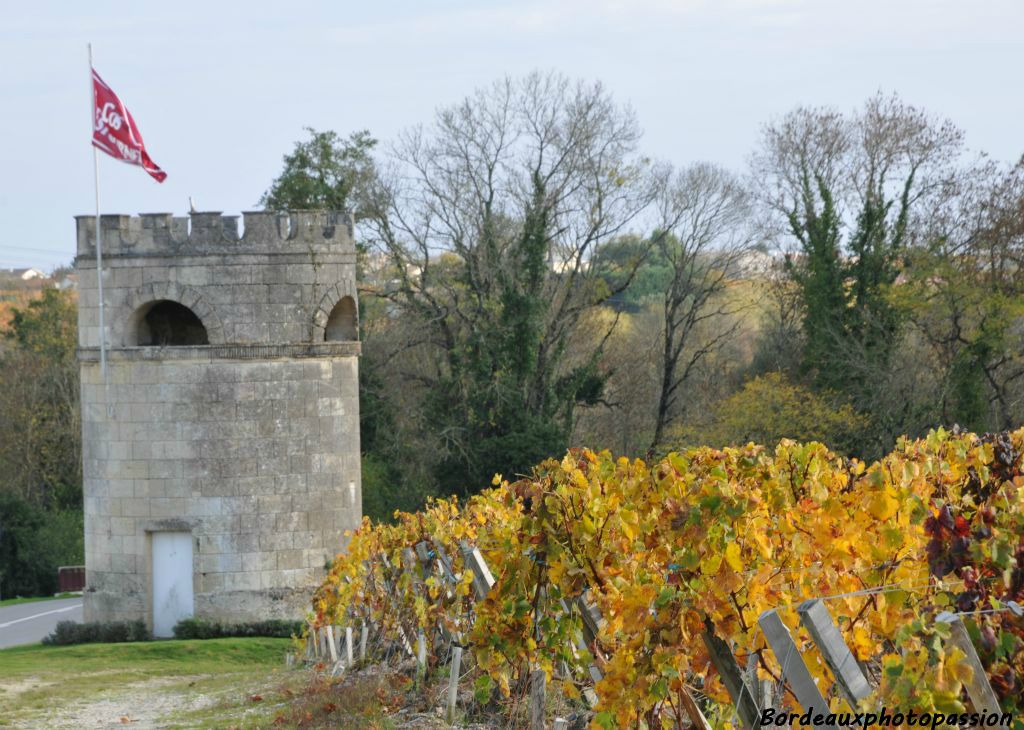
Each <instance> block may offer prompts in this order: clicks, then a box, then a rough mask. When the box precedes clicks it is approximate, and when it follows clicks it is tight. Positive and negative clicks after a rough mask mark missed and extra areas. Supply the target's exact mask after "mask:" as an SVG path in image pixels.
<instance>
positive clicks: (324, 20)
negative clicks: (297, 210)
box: [0, 0, 1024, 270]
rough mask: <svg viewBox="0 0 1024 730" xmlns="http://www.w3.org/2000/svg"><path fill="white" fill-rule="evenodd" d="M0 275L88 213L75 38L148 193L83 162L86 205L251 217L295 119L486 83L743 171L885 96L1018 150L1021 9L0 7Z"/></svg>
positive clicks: (393, 116) (368, 109)
mask: <svg viewBox="0 0 1024 730" xmlns="http://www.w3.org/2000/svg"><path fill="white" fill-rule="evenodd" d="M0 11H2V12H0V139H2V147H0V221H2V224H0V268H10V267H25V266H36V267H39V268H43V269H47V270H49V269H50V268H52V267H53V266H55V265H58V264H62V263H67V262H69V261H70V260H71V259H72V257H73V255H74V221H73V216H74V215H76V214H89V213H92V212H93V205H94V204H93V177H92V153H91V147H90V145H89V138H90V128H89V104H90V87H89V81H88V79H89V77H88V67H87V61H86V43H87V42H89V41H91V42H92V43H93V49H94V55H95V64H96V69H97V70H98V71H99V73H100V74H101V75H102V76H103V77H104V79H105V80H106V81H107V83H109V84H110V85H111V87H112V88H113V89H114V90H115V91H116V92H117V93H118V94H119V95H120V96H121V99H122V100H123V101H124V102H125V104H126V105H127V106H128V108H129V110H131V112H132V114H133V116H134V117H135V120H136V122H137V123H138V125H139V127H140V129H141V131H142V134H143V135H144V137H145V140H146V145H147V148H148V150H149V152H150V154H151V156H152V158H153V159H154V160H155V161H156V163H157V164H159V165H160V166H161V167H163V169H164V170H165V171H167V173H168V175H169V177H168V179H167V181H166V182H165V183H163V184H162V185H160V184H157V183H156V182H155V181H153V180H151V179H150V178H149V177H148V176H147V175H146V174H145V173H144V172H142V170H141V169H140V168H133V167H129V166H127V165H124V164H122V163H119V162H116V161H114V160H112V159H110V158H103V159H101V160H100V178H101V180H100V184H101V195H102V206H103V212H104V213H139V212H163V211H166V212H173V213H175V214H177V215H183V214H184V213H185V211H186V210H187V208H188V197H189V196H190V195H191V196H192V197H193V198H194V199H195V201H196V205H197V207H198V208H199V209H200V210H221V211H225V212H229V213H237V212H239V211H242V210H249V209H253V208H254V207H255V204H256V202H257V200H258V199H259V197H260V195H261V194H262V193H263V191H264V190H265V189H266V188H267V186H268V185H269V183H270V182H271V180H272V179H273V178H274V177H275V176H276V175H277V174H278V172H279V171H280V168H281V157H282V155H283V154H284V153H285V152H287V151H288V150H289V149H290V148H291V146H292V144H293V143H294V141H295V140H297V139H299V138H300V137H303V136H304V133H303V132H302V128H303V127H304V126H313V127H316V128H318V129H334V130H336V131H338V132H339V133H341V134H342V135H347V134H348V133H349V132H351V131H353V130H357V129H362V128H366V129H369V130H370V131H371V132H372V133H373V134H374V135H375V136H377V137H378V138H380V139H381V140H383V141H386V140H388V139H391V138H393V136H394V135H395V134H396V132H398V131H399V130H401V129H402V128H404V127H406V126H409V125H412V124H417V123H421V122H428V121H429V120H430V118H431V115H432V113H433V111H434V109H436V108H437V107H438V106H439V105H445V104H449V103H451V102H454V101H457V100H459V99H460V98H461V97H463V96H465V95H466V94H468V93H469V92H470V91H472V90H473V89H474V88H475V87H477V86H480V85H482V84H486V83H489V82H490V81H492V80H494V79H495V78H498V77H500V76H502V75H504V74H512V75H521V74H524V73H527V72H529V71H531V70H533V69H542V70H547V69H554V70H557V71H561V72H563V73H565V74H567V75H569V76H572V77H583V78H587V79H600V80H601V81H603V82H604V83H605V84H606V85H607V86H608V88H609V89H610V90H611V91H612V93H613V94H614V95H615V97H616V98H617V99H619V100H620V101H623V102H628V103H630V104H632V106H633V107H634V109H635V110H636V112H637V116H638V119H639V121H640V124H641V125H642V127H643V128H644V130H645V137H644V142H643V146H644V150H645V152H647V153H648V154H650V155H653V156H656V157H661V158H666V159H669V160H671V161H674V162H677V163H686V162H691V161H695V160H711V161H715V162H719V163H722V164H725V165H727V166H730V167H732V168H734V169H736V170H741V169H742V168H743V165H744V163H745V160H746V157H747V155H748V154H749V152H750V151H751V149H752V148H753V146H754V145H755V144H756V141H757V138H758V130H759V127H760V125H761V124H762V123H764V122H765V121H767V120H769V119H772V118H774V117H777V116H779V115H780V114H782V113H784V112H786V111H787V110H789V109H791V108H792V107H794V106H797V105H800V104H828V105H834V106H837V107H839V108H841V109H843V110H850V109H852V108H854V107H856V106H858V105H859V104H860V103H861V102H862V101H863V100H864V99H865V98H866V97H868V96H870V95H871V94H873V93H874V92H875V91H878V90H880V89H881V90H883V91H886V92H891V91H896V92H898V93H899V94H901V95H902V96H903V98H904V99H905V100H907V101H909V102H911V103H913V104H917V105H920V106H923V107H925V108H926V109H928V110H930V111H931V112H933V113H935V114H938V115H942V116H946V117H949V118H951V119H952V120H953V121H954V122H955V123H956V124H958V125H959V126H961V127H962V128H964V129H965V130H966V131H967V142H968V145H969V146H970V147H971V148H973V149H975V150H985V151H987V152H988V153H990V154H991V155H992V156H993V157H995V158H997V159H1002V160H1006V161H1010V160H1015V159H1017V158H1018V157H1020V156H1021V154H1022V153H1024V91H1022V84H1021V78H1022V72H1024V1H1022V0H966V1H965V0H842V1H839V0H621V1H611V0H548V1H547V2H532V1H529V0H520V1H519V2H485V1H483V0H478V1H477V2H468V1H457V0H449V1H432V0H408V1H406V2H389V1H388V0H375V1H372V2H365V1H364V2H358V3H357V2H342V1H341V0H335V1H334V2H321V3H317V2H300V1H299V0H290V1H289V2H280V1H278V2H273V3H267V2H261V1H258V0H249V2H245V3H226V2H216V1H214V2H191V1H187V0H176V1H175V2H173V3H171V2H163V3H143V2H137V3H132V2H124V0H118V1H117V2H104V1H102V0H90V2H87V3H86V2H62V3H57V2H21V1H19V0H0Z"/></svg>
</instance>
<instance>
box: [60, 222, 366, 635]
mask: <svg viewBox="0 0 1024 730" xmlns="http://www.w3.org/2000/svg"><path fill="white" fill-rule="evenodd" d="M100 225H101V227H102V236H103V288H104V301H105V309H104V319H105V328H106V342H107V347H108V351H107V375H106V378H104V376H103V374H102V373H101V368H100V362H99V360H100V357H99V355H100V352H99V342H100V340H99V337H100V332H99V309H98V304H99V297H98V290H97V285H96V259H95V243H96V231H95V218H93V217H86V216H82V217H79V218H78V257H77V259H76V264H75V265H76V269H77V271H78V274H79V282H80V287H81V289H80V292H81V293H80V299H79V314H78V329H79V360H80V363H81V376H82V377H81V380H82V437H83V438H82V461H83V474H84V494H85V533H86V534H85V556H86V557H85V560H86V570H87V577H86V592H85V618H86V620H87V621H96V620H121V619H143V620H145V621H146V622H147V623H148V624H149V625H150V626H151V627H152V628H153V630H154V632H155V633H156V634H157V635H168V634H169V631H170V627H172V626H173V624H174V623H175V622H176V621H177V620H178V619H179V618H181V617H184V616H186V615H190V614H194V615H195V616H196V617H198V618H207V619H211V620H220V621H232V622H233V621H244V620H259V619H265V618H292V617H294V618H298V617H301V616H302V615H303V613H304V612H305V609H306V607H307V606H308V600H309V597H310V589H311V587H312V586H313V585H315V584H316V582H317V581H318V579H319V578H320V577H321V576H322V575H323V574H324V568H325V564H326V562H327V561H328V560H330V559H331V558H333V557H334V555H335V554H336V553H338V552H339V551H340V550H341V549H342V548H343V533H344V531H345V530H346V529H350V528H354V527H356V526H357V525H358V523H359V520H360V517H361V512H362V499H361V486H360V462H359V398H358V361H359V360H358V358H359V342H358V341H357V337H358V335H357V333H358V327H357V303H356V281H355V276H356V273H355V272H356V268H355V255H356V254H355V246H354V243H353V237H352V229H351V223H350V221H349V219H348V218H347V217H344V216H338V215H333V214H327V213H312V212H300V213H293V214H290V215H285V214H276V213H263V212H260V213H245V214H244V234H243V235H239V232H238V218H237V217H235V216H222V215H221V214H220V213H195V214H193V215H192V216H191V219H189V218H172V217H171V215H169V214H162V213H161V214H149V215H141V216H139V217H131V216H122V215H107V216H102V218H101V223H100Z"/></svg>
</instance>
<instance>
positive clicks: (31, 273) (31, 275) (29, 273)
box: [5, 269, 46, 281]
mask: <svg viewBox="0 0 1024 730" xmlns="http://www.w3.org/2000/svg"><path fill="white" fill-rule="evenodd" d="M5 273H8V274H10V276H11V277H13V278H17V279H21V280H22V281H32V280H33V279H45V278H46V274H44V273H43V272H42V271H40V270H39V269H8V270H7V272H5Z"/></svg>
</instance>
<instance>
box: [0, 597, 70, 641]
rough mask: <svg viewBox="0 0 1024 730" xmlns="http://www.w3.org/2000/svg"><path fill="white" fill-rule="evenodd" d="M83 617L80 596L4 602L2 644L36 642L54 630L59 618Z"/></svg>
mask: <svg viewBox="0 0 1024 730" xmlns="http://www.w3.org/2000/svg"><path fill="white" fill-rule="evenodd" d="M81 620H82V599H81V597H79V598H61V599H59V600H55V601H36V602H35V603H19V604H18V605H16V606H4V607H3V608H0V648H3V647H6V646H17V645H18V644H34V643H36V642H37V641H40V640H41V639H42V638H43V637H44V636H46V635H47V634H49V633H50V632H51V631H53V630H54V628H56V626H57V622H58V621H81Z"/></svg>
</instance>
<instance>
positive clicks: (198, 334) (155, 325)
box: [134, 299, 210, 347]
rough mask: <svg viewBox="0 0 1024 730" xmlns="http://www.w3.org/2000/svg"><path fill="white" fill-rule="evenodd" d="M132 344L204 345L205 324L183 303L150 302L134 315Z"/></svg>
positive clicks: (161, 345)
mask: <svg viewBox="0 0 1024 730" xmlns="http://www.w3.org/2000/svg"><path fill="white" fill-rule="evenodd" d="M134 320H135V337H134V340H135V342H134V344H135V345H138V346H140V347H152V346H155V347H180V346H188V345H208V344H210V339H209V337H207V335H206V327H204V326H203V322H202V320H200V319H199V317H197V316H196V314H195V312H193V311H192V310H191V309H189V308H188V307H186V306H185V305H184V304H179V303H178V302H173V301H171V300H169V299H163V300H160V301H158V302H150V303H149V304H146V305H144V306H143V307H141V308H140V309H139V310H138V311H137V312H136V314H135V317H134Z"/></svg>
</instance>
